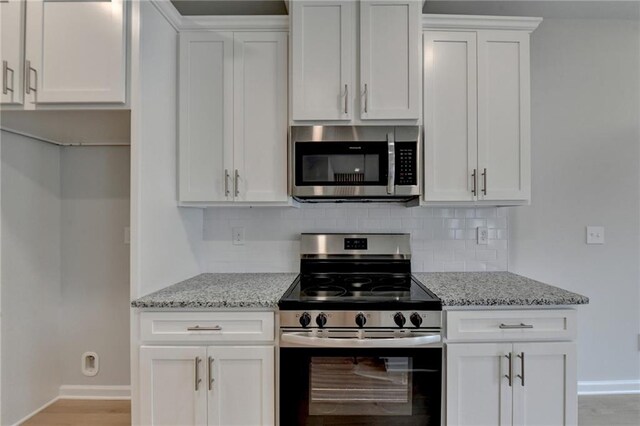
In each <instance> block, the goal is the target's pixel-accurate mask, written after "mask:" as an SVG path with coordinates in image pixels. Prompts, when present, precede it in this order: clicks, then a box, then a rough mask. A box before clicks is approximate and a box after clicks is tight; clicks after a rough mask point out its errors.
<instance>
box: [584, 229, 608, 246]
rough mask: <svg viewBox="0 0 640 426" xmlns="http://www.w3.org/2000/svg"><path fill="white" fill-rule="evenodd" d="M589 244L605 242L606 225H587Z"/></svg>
mask: <svg viewBox="0 0 640 426" xmlns="http://www.w3.org/2000/svg"><path fill="white" fill-rule="evenodd" d="M587 244H604V226H587Z"/></svg>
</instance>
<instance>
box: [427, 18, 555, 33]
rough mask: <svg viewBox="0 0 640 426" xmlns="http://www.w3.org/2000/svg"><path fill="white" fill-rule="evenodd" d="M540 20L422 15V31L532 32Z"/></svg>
mask: <svg viewBox="0 0 640 426" xmlns="http://www.w3.org/2000/svg"><path fill="white" fill-rule="evenodd" d="M541 22H542V18H536V17H530V16H489V15H486V16H485V15H439V14H423V15H422V29H423V30H434V29H448V30H452V29H456V30H515V31H527V32H533V31H534V30H535V29H536V28H538V25H540V23H541Z"/></svg>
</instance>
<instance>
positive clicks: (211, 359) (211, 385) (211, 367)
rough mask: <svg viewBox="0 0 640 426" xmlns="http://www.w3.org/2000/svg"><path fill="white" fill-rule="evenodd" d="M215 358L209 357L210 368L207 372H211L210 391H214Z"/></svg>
mask: <svg viewBox="0 0 640 426" xmlns="http://www.w3.org/2000/svg"><path fill="white" fill-rule="evenodd" d="M212 370H213V357H209V367H208V369H207V371H208V372H209V373H208V374H209V390H212V389H213V372H212Z"/></svg>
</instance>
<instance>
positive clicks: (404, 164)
mask: <svg viewBox="0 0 640 426" xmlns="http://www.w3.org/2000/svg"><path fill="white" fill-rule="evenodd" d="M395 145H396V185H416V184H417V181H418V176H417V165H418V163H417V162H418V158H417V157H418V153H417V146H416V144H415V142H396V144H395Z"/></svg>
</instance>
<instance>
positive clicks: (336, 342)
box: [278, 234, 442, 426]
mask: <svg viewBox="0 0 640 426" xmlns="http://www.w3.org/2000/svg"><path fill="white" fill-rule="evenodd" d="M278 306H279V308H280V424H281V425H323V426H325V425H345V424H349V425H383V424H384V425H389V424H393V425H439V424H440V419H441V400H442V398H441V393H442V344H441V336H440V331H441V323H442V319H441V318H442V312H441V311H442V304H441V301H440V300H439V299H438V298H437V297H436V296H435V295H434V294H433V293H431V292H430V291H429V290H428V289H426V288H425V287H424V286H423V285H422V284H421V283H420V282H418V281H417V280H416V279H415V278H414V277H413V276H412V275H411V248H410V236H409V234H302V237H301V259H300V275H299V276H298V277H297V278H296V280H295V281H294V282H293V284H292V285H291V287H290V288H289V289H288V290H287V292H286V293H285V294H284V296H283V297H282V298H281V299H280V302H279V303H278Z"/></svg>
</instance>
